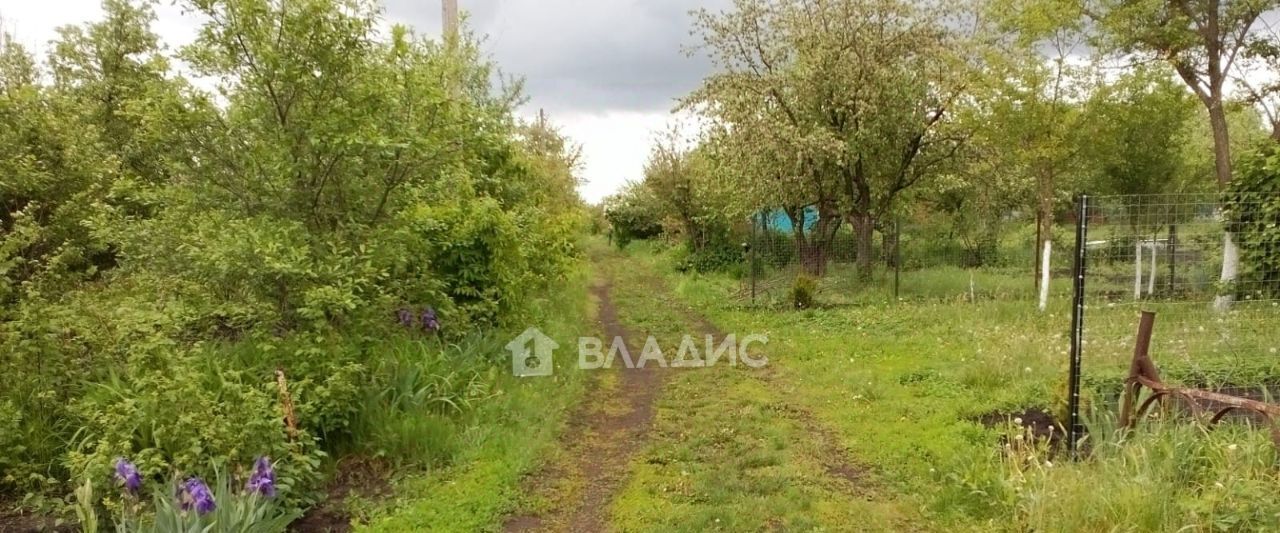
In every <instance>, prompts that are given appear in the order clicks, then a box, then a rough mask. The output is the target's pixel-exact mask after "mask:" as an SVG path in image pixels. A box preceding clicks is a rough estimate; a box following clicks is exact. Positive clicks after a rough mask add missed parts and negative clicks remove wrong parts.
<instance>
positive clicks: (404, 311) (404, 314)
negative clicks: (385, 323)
mask: <svg viewBox="0 0 1280 533" xmlns="http://www.w3.org/2000/svg"><path fill="white" fill-rule="evenodd" d="M396 318H397V320H398V321H399V322H400V325H401V326H404V327H406V328H411V327H413V311H410V310H409V308H408V307H401V308H400V310H399V311H396Z"/></svg>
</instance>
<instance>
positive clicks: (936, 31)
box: [685, 0, 970, 276]
mask: <svg viewBox="0 0 1280 533" xmlns="http://www.w3.org/2000/svg"><path fill="white" fill-rule="evenodd" d="M941 15H942V14H941V13H940V12H938V11H935V10H933V9H931V8H930V7H928V6H923V5H919V4H916V3H912V2H906V1H900V0H837V1H816V0H776V1H771V0H738V1H737V2H735V4H734V10H733V11H730V12H727V13H721V14H712V13H710V12H707V11H702V12H700V13H699V14H698V17H697V22H696V28H697V31H698V33H699V34H700V35H701V37H702V39H703V43H704V46H703V48H704V49H705V50H706V51H707V53H708V55H709V56H710V57H711V58H712V60H713V61H714V62H715V63H716V65H717V67H718V69H719V71H718V72H716V73H714V74H712V75H711V76H710V77H708V78H707V79H706V80H704V82H703V84H702V86H701V87H700V88H699V89H698V90H696V91H695V92H694V93H693V94H691V95H690V96H689V97H688V98H686V100H685V103H686V105H687V106H689V107H690V108H692V109H695V110H697V111H700V112H702V113H704V114H705V115H706V116H707V117H708V118H710V119H711V120H712V121H715V122H719V123H721V124H724V125H726V126H727V127H729V128H731V129H732V131H733V135H732V136H733V137H734V138H736V139H737V140H739V141H740V143H741V145H740V146H742V147H743V148H742V149H741V150H740V151H743V152H752V153H755V154H757V156H756V157H755V158H753V159H754V160H756V161H760V162H761V163H762V164H761V165H760V166H761V167H763V168H761V169H760V170H759V171H758V172H757V173H754V174H755V178H756V183H764V184H769V183H774V184H779V183H780V184H783V185H782V187H781V188H784V189H787V190H790V191H797V192H801V193H802V194H803V196H802V197H801V199H799V200H797V199H795V198H794V197H792V198H787V199H786V200H784V201H775V202H773V205H775V206H782V207H784V208H786V209H787V211H788V213H789V214H790V213H794V214H793V218H795V215H799V214H800V213H802V212H803V207H804V206H806V205H812V206H815V207H816V210H817V212H818V216H819V219H818V222H817V227H816V228H815V231H814V237H815V238H816V239H817V243H818V245H817V246H810V247H807V248H805V247H804V246H803V245H804V242H803V241H802V240H799V239H798V240H797V243H798V245H801V246H802V252H804V255H803V257H804V258H805V264H806V266H808V267H809V269H810V270H811V271H812V270H817V269H820V267H821V265H822V264H824V263H825V258H824V257H823V255H822V253H823V250H824V247H823V245H822V244H823V243H824V242H825V241H829V239H830V238H831V236H833V235H834V233H835V230H836V229H837V228H838V227H839V224H840V222H842V221H843V222H848V223H849V224H851V225H852V226H853V228H854V231H855V234H856V235H857V239H858V252H857V263H858V266H859V271H860V274H861V275H862V276H870V275H871V260H872V240H873V235H874V231H875V228H876V226H877V224H878V223H879V222H880V221H881V220H882V219H883V218H884V217H885V216H886V215H887V214H889V213H890V212H891V211H892V209H893V206H894V203H895V201H896V200H897V198H898V197H899V195H900V194H902V193H903V191H906V190H909V189H910V188H911V187H912V186H914V185H916V184H918V183H919V182H920V181H922V180H923V179H925V178H927V177H929V176H930V175H931V173H932V172H934V171H935V170H937V167H938V166H939V165H940V164H941V163H943V162H945V161H947V160H948V159H949V158H950V157H952V156H953V155H954V154H955V151H956V149H957V148H958V146H959V145H960V144H961V143H962V142H963V140H964V139H965V138H966V137H967V135H966V133H965V132H962V131H953V129H952V127H953V126H955V124H954V123H953V122H952V121H951V120H950V117H951V112H952V111H953V108H954V107H955V106H956V105H957V103H958V100H959V98H960V96H961V94H962V93H963V89H964V87H965V85H966V83H967V82H968V75H969V65H970V63H969V58H968V56H967V55H966V54H967V53H968V52H969V47H968V45H967V44H966V42H965V41H964V40H963V39H962V38H961V37H960V35H958V33H957V32H956V31H953V30H952V29H951V28H952V27H953V26H952V25H949V23H948V21H944V19H943V17H942V16H941ZM758 188H764V187H758ZM793 194H794V193H793ZM797 226H801V227H802V226H803V224H797ZM797 237H804V234H803V231H801V232H800V233H799V234H797Z"/></svg>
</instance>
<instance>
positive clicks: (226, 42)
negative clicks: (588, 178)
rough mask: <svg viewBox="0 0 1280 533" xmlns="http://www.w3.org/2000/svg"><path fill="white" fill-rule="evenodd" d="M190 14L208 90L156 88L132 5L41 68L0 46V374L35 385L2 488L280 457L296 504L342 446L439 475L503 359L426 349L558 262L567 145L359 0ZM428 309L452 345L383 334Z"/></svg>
mask: <svg viewBox="0 0 1280 533" xmlns="http://www.w3.org/2000/svg"><path fill="white" fill-rule="evenodd" d="M185 5H186V7H189V8H191V9H192V10H193V11H196V12H197V14H199V15H202V16H203V18H204V19H205V20H206V23H205V26H204V27H203V28H202V29H201V31H200V32H199V34H198V37H197V39H196V40H195V42H194V43H192V44H191V45H189V46H187V47H185V48H183V49H181V50H180V51H179V52H178V56H179V57H180V59H182V60H183V61H185V62H186V64H188V65H190V67H191V69H192V70H193V71H194V72H196V73H197V74H198V75H201V76H203V77H206V78H208V79H210V80H213V82H214V83H215V84H216V85H217V87H216V89H217V92H218V94H219V96H217V97H215V96H214V95H213V93H208V92H205V91H203V90H201V89H198V88H195V87H193V86H192V85H190V84H189V83H188V82H187V81H186V80H184V79H183V78H182V77H181V76H179V75H176V74H174V73H172V72H170V69H169V67H168V63H169V60H170V59H171V58H170V57H169V56H167V55H166V53H165V51H164V50H165V49H164V47H163V46H162V45H161V44H160V42H159V40H158V38H157V37H156V36H155V35H154V34H153V33H152V32H151V31H150V29H149V26H150V24H151V23H152V21H153V19H154V16H153V15H152V13H151V11H150V8H149V7H148V6H147V4H139V5H134V4H133V3H131V2H130V1H129V0H109V1H107V2H105V4H104V12H105V20H103V21H100V22H96V23H91V24H89V25H87V26H86V27H83V28H71V29H68V30H67V31H66V32H64V33H62V34H61V35H62V37H61V40H60V41H59V43H57V45H56V46H52V47H50V49H51V53H50V56H49V57H48V58H47V61H46V62H44V63H43V64H45V65H47V69H41V68H39V67H37V66H36V65H37V63H36V61H34V59H33V58H31V57H30V56H29V55H28V54H27V53H26V52H25V51H24V50H22V49H21V48H20V47H19V46H17V45H16V44H14V43H12V42H11V40H9V39H8V38H7V37H0V59H2V60H0V89H2V90H0V120H2V121H3V122H4V124H6V126H8V125H12V126H14V127H12V128H9V127H6V128H3V131H0V173H2V174H3V175H4V176H5V179H4V180H2V181H3V183H0V304H2V305H0V372H3V373H4V374H6V375H16V376H23V379H22V380H17V381H16V382H15V383H13V384H12V385H13V386H11V387H5V388H3V389H0V469H3V476H2V477H0V492H18V493H20V492H29V493H33V494H35V493H51V494H57V493H58V492H59V491H62V493H64V494H65V492H68V491H69V490H70V489H71V488H72V487H73V484H74V485H79V480H82V479H85V478H89V479H95V480H96V479H102V477H103V476H105V475H107V473H108V472H109V471H110V469H111V465H112V462H113V461H114V459H115V458H116V457H119V456H129V457H133V458H135V459H136V460H137V462H138V465H139V468H141V469H142V470H143V471H145V472H147V473H148V475H150V476H152V477H164V476H165V475H168V474H172V473H177V472H181V473H184V474H187V475H203V476H206V478H208V476H210V475H213V474H214V472H212V471H210V470H209V468H210V466H209V465H210V464H211V462H212V464H238V463H242V462H244V461H247V460H248V459H250V458H251V456H252V455H253V454H259V453H269V454H271V455H272V456H274V457H278V458H280V459H281V462H280V464H279V479H280V483H279V485H280V488H281V493H282V494H281V502H282V503H283V504H284V505H285V506H287V507H290V508H296V507H299V506H302V505H306V504H307V503H308V502H309V501H310V500H311V499H312V497H313V496H314V494H313V493H312V491H313V489H315V488H316V487H317V486H318V481H319V479H320V477H321V473H322V468H321V466H322V461H323V459H324V458H325V457H326V456H327V452H332V451H335V450H337V449H339V447H340V445H342V444H343V443H348V442H353V441H359V440H360V439H363V438H367V439H368V440H369V443H370V444H369V448H367V449H363V450H360V451H367V450H385V451H386V452H385V453H386V455H387V456H391V457H393V458H395V459H396V460H403V461H404V462H406V463H423V464H433V463H436V462H439V461H442V460H443V459H444V458H446V457H448V456H449V455H451V453H452V452H451V450H452V449H453V447H454V446H455V445H456V443H457V440H456V439H455V438H454V437H455V432H456V425H457V424H458V420H459V419H460V418H461V417H462V416H464V414H465V412H466V411H467V410H468V408H469V407H468V405H467V404H468V402H473V403H479V402H482V401H484V400H485V399H486V398H487V396H486V394H488V393H487V390H488V389H487V386H488V383H489V381H490V379H489V378H490V376H489V374H487V373H485V372H486V371H487V370H488V369H489V368H491V367H492V363H493V362H492V361H487V362H485V363H484V364H481V363H480V362H475V363H466V364H464V363H463V362H460V361H456V360H443V359H438V355H439V353H442V352H443V344H442V343H441V341H445V342H450V341H458V340H459V339H463V338H465V337H466V336H467V335H468V334H470V333H471V332H472V331H474V330H477V329H482V328H490V327H493V326H495V325H500V324H504V323H507V322H512V321H515V320H517V319H520V318H521V317H522V315H523V314H525V313H528V312H529V311H528V309H529V306H530V302H531V301H532V300H533V299H534V297H535V296H536V295H537V294H539V292H540V291H542V290H544V289H545V288H546V287H548V286H549V285H550V284H552V283H555V282H557V281H558V280H562V279H564V277H565V276H566V275H567V273H568V272H569V271H571V270H572V269H573V268H574V265H575V262H576V261H577V260H578V257H579V252H578V250H577V247H576V245H575V242H576V238H577V235H578V234H579V233H580V232H581V231H582V230H583V229H584V228H585V226H586V221H587V218H586V215H585V214H584V210H583V204H582V201H581V200H580V199H579V198H578V196H577V194H576V192H575V187H576V184H577V180H576V177H575V176H574V172H575V171H576V168H577V164H578V163H577V157H578V156H577V155H576V152H575V150H574V149H573V147H572V146H571V145H570V143H569V142H568V141H567V140H566V139H565V138H564V137H562V136H560V135H559V133H558V132H557V131H556V130H555V129H554V128H553V127H552V126H550V124H549V123H548V122H547V121H546V120H545V119H544V118H539V119H538V120H537V121H535V122H530V123H525V122H522V121H520V120H519V119H517V118H516V115H515V112H514V106H515V105H516V103H518V102H519V101H521V100H520V95H519V94H516V93H514V92H511V91H508V90H506V89H498V88H496V87H495V86H494V85H493V80H494V79H496V76H495V75H494V66H493V65H491V64H490V63H489V62H488V61H487V60H486V59H485V58H483V57H482V55H481V53H480V51H479V48H478V45H477V43H476V40H475V39H474V38H472V37H471V36H463V38H462V39H460V41H459V42H458V43H456V45H454V46H449V47H444V46H440V43H438V42H433V41H430V40H427V39H423V38H419V37H415V36H414V35H412V33H411V32H409V31H408V30H407V29H406V28H404V27H399V26H396V27H393V28H392V29H391V30H390V31H389V32H385V31H384V30H383V29H381V28H382V26H381V24H380V23H381V21H380V20H379V13H378V11H377V8H376V6H374V5H372V4H369V3H361V2H356V3H341V2H327V1H311V0H306V1H303V2H266V3H263V2H259V1H257V0H213V1H199V2H195V1H191V2H185ZM104 64H109V65H116V66H118V67H119V68H117V69H113V70H110V71H107V72H104V71H103V70H102V69H101V68H99V67H100V65H104ZM317 73H320V74H321V75H317ZM106 95H111V97H110V98H108V97H106ZM428 306H429V307H431V308H433V309H434V310H435V311H436V312H437V320H438V323H439V324H440V326H441V327H439V328H436V330H434V331H432V332H431V333H430V334H429V335H428V334H425V333H423V332H421V331H417V332H414V333H409V334H405V332H403V331H400V330H398V329H397V328H396V324H395V322H396V310H397V309H399V308H401V307H412V308H414V309H415V310H417V309H423V308H426V307H428ZM401 341H404V342H413V343H419V344H422V346H423V347H422V348H421V350H422V351H420V352H414V353H415V357H417V358H418V359H414V360H410V359H408V358H406V357H405V356H403V355H396V354H394V353H391V352H392V350H388V349H387V347H388V345H396V343H399V342H401ZM428 354H432V355H430V357H431V358H432V359H430V362H429V363H428V362H424V361H425V359H423V358H426V357H427V356H428ZM419 359H421V360H419ZM277 369H279V370H282V371H283V372H284V375H285V376H286V379H287V384H288V388H289V393H290V397H291V400H292V406H293V409H294V414H295V416H296V419H297V423H298V428H297V432H296V435H291V433H292V431H291V429H288V428H286V427H285V426H284V425H283V424H282V423H281V409H282V405H281V404H282V399H281V396H282V395H281V392H280V391H279V390H278V387H277V384H276V381H275V375H276V371H277ZM387 391H392V392H390V393H387ZM384 393H387V394H388V396H385V397H384V396H382V395H383V394H384ZM370 399H373V400H376V401H374V402H373V403H372V404H369V405H366V403H365V402H366V400H370ZM450 406H451V407H450ZM379 410H380V411H379ZM375 411H378V412H375ZM429 443H438V444H429ZM414 446H423V447H424V448H414Z"/></svg>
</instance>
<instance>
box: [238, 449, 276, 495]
mask: <svg viewBox="0 0 1280 533" xmlns="http://www.w3.org/2000/svg"><path fill="white" fill-rule="evenodd" d="M244 490H246V491H248V492H254V493H258V494H261V495H263V496H266V497H268V498H274V497H275V496H276V471H275V470H274V469H272V468H271V458H269V457H267V456H265V455H264V456H262V457H259V458H258V460H257V461H254V463H253V474H251V475H250V476H249V481H248V482H247V483H245V484H244Z"/></svg>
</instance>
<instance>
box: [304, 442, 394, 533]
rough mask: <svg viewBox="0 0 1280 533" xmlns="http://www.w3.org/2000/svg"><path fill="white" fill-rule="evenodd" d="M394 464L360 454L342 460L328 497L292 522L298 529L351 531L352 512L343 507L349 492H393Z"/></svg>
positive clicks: (318, 532)
mask: <svg viewBox="0 0 1280 533" xmlns="http://www.w3.org/2000/svg"><path fill="white" fill-rule="evenodd" d="M390 473H391V468H390V467H389V466H388V465H387V464H386V463H384V462H382V461H378V460H375V459H370V458H366V457H359V456H349V457H345V458H343V459H342V460H341V461H338V466H337V472H336V473H335V474H334V476H333V479H332V480H330V482H329V485H328V487H326V488H325V499H324V501H322V502H320V503H319V504H317V505H315V506H314V507H312V508H311V509H309V510H307V512H306V514H304V515H302V518H299V519H297V520H294V521H293V523H292V524H289V531H292V532H295V533H313V532H314V533H346V532H348V531H351V515H350V514H349V513H347V511H346V510H345V509H344V508H343V502H344V500H346V498H347V496H348V495H351V494H360V495H361V496H364V497H367V498H373V499H379V498H384V497H386V496H389V495H390V494H391V482H390Z"/></svg>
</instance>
